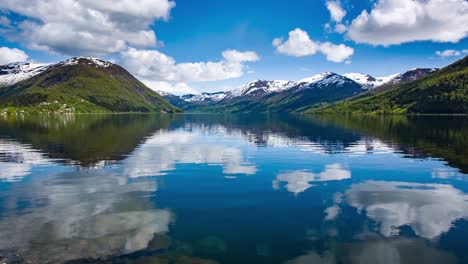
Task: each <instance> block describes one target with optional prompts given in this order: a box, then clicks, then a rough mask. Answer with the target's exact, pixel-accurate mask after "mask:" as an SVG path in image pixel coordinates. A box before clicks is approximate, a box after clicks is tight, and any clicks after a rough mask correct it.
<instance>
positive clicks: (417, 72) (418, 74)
mask: <svg viewBox="0 0 468 264" xmlns="http://www.w3.org/2000/svg"><path fill="white" fill-rule="evenodd" d="M438 70H439V69H436V68H430V69H426V68H415V69H411V70H409V71H407V72H404V73H401V74H396V75H394V76H393V78H391V79H390V80H388V81H387V82H386V83H385V84H389V85H400V84H403V83H408V82H412V81H415V80H417V79H420V78H423V77H426V76H427V75H429V74H431V73H435V72H436V71H438Z"/></svg>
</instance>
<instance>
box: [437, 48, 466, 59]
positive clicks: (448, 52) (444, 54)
mask: <svg viewBox="0 0 468 264" xmlns="http://www.w3.org/2000/svg"><path fill="white" fill-rule="evenodd" d="M466 53H468V50H466V49H465V50H453V49H448V50H444V51H436V53H435V54H436V55H437V56H440V57H456V56H460V55H462V54H466Z"/></svg>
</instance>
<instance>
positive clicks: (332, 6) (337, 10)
mask: <svg viewBox="0 0 468 264" xmlns="http://www.w3.org/2000/svg"><path fill="white" fill-rule="evenodd" d="M326 6H327V9H328V11H329V12H330V18H331V20H332V21H333V23H335V24H336V25H335V32H337V33H344V32H346V26H345V25H344V24H342V23H341V22H342V21H343V18H344V17H345V16H346V10H344V9H343V7H342V6H341V2H340V1H339V0H336V1H335V0H328V1H327V2H326ZM325 27H326V28H328V30H331V25H330V24H326V26H325Z"/></svg>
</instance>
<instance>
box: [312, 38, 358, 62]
mask: <svg viewBox="0 0 468 264" xmlns="http://www.w3.org/2000/svg"><path fill="white" fill-rule="evenodd" d="M320 51H321V52H322V53H323V54H325V55H326V56H327V60H329V61H333V62H343V61H345V60H347V59H348V58H350V57H351V56H352V55H353V54H354V49H353V48H350V47H347V46H345V45H344V44H340V45H335V44H332V43H330V42H325V43H322V44H320Z"/></svg>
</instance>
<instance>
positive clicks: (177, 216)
mask: <svg viewBox="0 0 468 264" xmlns="http://www.w3.org/2000/svg"><path fill="white" fill-rule="evenodd" d="M25 262H26V263H96V262H103V263H191V264H195V263H198V264H202V263H207V264H208V263H233V264H234V263H236V264H239V263H268V264H272V263H292V264H294V263H297V264H302V263H444V264H449V263H468V118H467V117H462V116H415V117H406V116H374V117H373V116H367V117H366V116H326V115H324V116H288V115H284V116H275V115H271V116H270V115H263V116H255V115H248V116H247V115H245V116H242V115H162V116H158V115H68V116H55V117H54V116H36V117H33V116H22V115H17V116H0V263H25Z"/></svg>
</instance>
